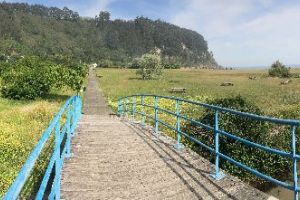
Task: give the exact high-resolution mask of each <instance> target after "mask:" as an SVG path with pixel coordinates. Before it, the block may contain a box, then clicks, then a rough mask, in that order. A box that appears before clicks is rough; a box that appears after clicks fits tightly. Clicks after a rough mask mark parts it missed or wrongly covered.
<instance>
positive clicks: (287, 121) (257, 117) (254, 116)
mask: <svg viewBox="0 0 300 200" xmlns="http://www.w3.org/2000/svg"><path fill="white" fill-rule="evenodd" d="M140 96H144V97H158V98H162V99H170V100H179V101H181V102H186V103H191V104H194V105H199V106H202V107H205V108H210V109H213V110H218V111H221V112H227V113H231V114H235V115H240V116H243V117H249V118H251V119H255V120H259V121H268V122H272V123H275V124H285V125H294V126H300V120H295V119H281V118H275V117H269V116H262V115H257V114H254V113H248V112H242V111H237V110H233V109H230V108H223V107H220V106H215V105H210V104H207V103H202V102H199V101H192V100H188V99H184V98H180V97H175V96H163V95H154V94H134V95H128V96H125V97H121V98H119V100H120V99H125V98H130V97H140Z"/></svg>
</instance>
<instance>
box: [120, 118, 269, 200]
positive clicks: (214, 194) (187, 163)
mask: <svg viewBox="0 0 300 200" xmlns="http://www.w3.org/2000/svg"><path fill="white" fill-rule="evenodd" d="M125 123H126V124H127V126H128V127H129V128H130V129H132V130H133V131H134V132H135V133H136V134H137V135H138V136H139V137H140V138H141V139H142V140H143V141H144V142H145V143H146V144H147V145H148V146H149V147H150V148H151V149H152V150H153V151H154V152H155V153H156V154H157V155H158V156H159V157H160V158H161V159H162V160H163V161H164V162H165V164H166V165H167V166H168V167H169V168H170V169H171V170H172V171H173V172H174V173H175V174H176V175H177V176H178V177H179V178H180V180H181V181H182V182H183V183H184V185H185V186H186V187H187V188H188V189H189V190H190V191H191V192H192V193H193V194H194V195H195V196H196V197H197V199H208V198H209V199H233V200H239V199H268V196H267V195H266V194H264V193H262V192H260V191H258V190H256V189H254V188H252V187H250V186H248V185H244V183H242V182H241V181H240V180H238V179H237V178H233V177H231V176H230V175H229V176H227V177H225V178H224V179H223V180H221V181H215V180H213V179H212V178H211V173H212V172H213V170H214V168H213V166H212V165H210V164H209V163H208V161H207V160H203V158H201V157H199V156H198V155H195V152H192V151H191V150H189V149H185V150H181V151H178V150H176V149H175V148H174V145H172V144H175V140H173V139H171V138H169V137H167V136H164V135H157V136H156V135H155V136H153V135H151V133H150V132H151V127H148V128H147V129H145V128H142V127H141V126H140V125H137V124H132V123H130V122H128V121H125ZM153 137H157V139H153ZM149 140H151V141H152V142H149ZM187 154H190V155H187ZM191 155H193V156H192V157H193V159H190V158H191V157H190V156H191ZM194 159H195V160H196V159H199V160H202V165H200V166H199V165H196V164H195V162H194V161H195V160H194ZM191 161H193V162H191ZM197 163H198V162H197ZM191 180H192V181H193V182H194V183H196V184H192V183H191ZM211 186H213V187H214V188H212V187H211ZM228 186H229V187H234V186H237V187H236V188H235V189H236V191H235V192H233V190H232V189H233V188H231V189H230V190H228ZM239 186H242V187H239ZM199 188H201V189H202V190H201V191H199ZM224 188H226V189H227V190H226V189H224ZM215 189H217V191H215ZM241 189H242V190H241ZM203 191H205V192H204V193H203ZM220 194H221V195H220Z"/></svg>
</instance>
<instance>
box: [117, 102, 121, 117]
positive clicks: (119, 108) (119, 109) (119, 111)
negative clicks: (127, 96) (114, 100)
mask: <svg viewBox="0 0 300 200" xmlns="http://www.w3.org/2000/svg"><path fill="white" fill-rule="evenodd" d="M117 113H118V116H121V99H120V98H119V99H118V110H117Z"/></svg>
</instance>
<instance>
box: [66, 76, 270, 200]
mask: <svg viewBox="0 0 300 200" xmlns="http://www.w3.org/2000/svg"><path fill="white" fill-rule="evenodd" d="M97 91H98V88H97V84H96V79H95V75H94V74H93V72H92V73H91V74H90V78H89V84H88V88H87V92H86V100H85V109H84V112H85V114H84V115H83V116H82V119H81V121H80V122H79V126H78V128H77V131H76V132H77V133H76V135H75V137H74V138H73V140H72V152H73V154H74V155H73V157H71V158H70V159H67V160H66V161H65V163H64V166H63V171H62V180H61V195H62V199H84V200H85V199H188V200H190V199H205V200H206V199H243V200H244V199H268V196H267V195H265V194H264V193H262V192H260V191H258V190H256V189H254V188H252V187H250V186H248V185H246V184H244V183H242V182H241V181H240V180H239V179H237V178H235V177H232V176H230V175H227V176H226V177H225V178H224V179H222V180H221V181H215V180H213V179H212V178H211V177H210V175H209V174H210V173H211V172H213V167H214V166H213V165H212V164H211V163H209V162H208V161H207V160H205V159H204V158H201V157H200V156H198V155H197V154H196V153H194V152H192V151H191V150H189V149H184V150H182V151H180V152H178V151H176V150H175V149H174V148H173V144H174V143H175V141H174V140H173V139H171V138H169V137H166V136H164V135H160V136H154V135H152V134H151V131H150V129H151V128H150V127H146V128H145V129H141V128H140V127H139V126H138V125H132V124H129V123H128V122H126V121H125V120H121V119H119V118H117V117H110V116H109V115H108V113H109V109H107V107H106V105H105V101H104V99H103V97H102V96H101V95H100V94H99V93H98V92H97Z"/></svg>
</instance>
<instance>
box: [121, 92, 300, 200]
mask: <svg viewBox="0 0 300 200" xmlns="http://www.w3.org/2000/svg"><path fill="white" fill-rule="evenodd" d="M135 97H140V98H141V103H137V102H136V100H135ZM145 97H153V105H147V104H145V103H144V98H145ZM130 98H131V100H132V102H131V103H129V102H128V99H130ZM159 99H170V100H174V101H175V110H176V111H175V112H172V111H170V110H167V109H163V108H160V107H159V103H158V102H159ZM181 102H185V103H190V104H193V105H197V106H202V107H204V108H208V109H211V110H213V111H214V112H215V116H214V127H212V126H209V125H207V124H203V123H201V122H198V121H196V120H194V119H191V118H189V117H187V116H184V115H181V114H180V105H181V104H180V103H181ZM128 105H131V106H132V109H131V111H130V110H128V109H127V106H128ZM136 105H140V106H141V112H139V111H135V107H136ZM144 107H148V108H152V109H154V116H152V115H149V114H146V113H145V110H144ZM158 111H162V112H163V113H165V114H168V115H172V116H173V117H175V118H176V127H174V126H173V125H171V124H169V123H167V122H165V121H163V120H161V119H159V117H158ZM127 112H131V115H132V116H133V119H134V116H135V113H137V114H139V115H141V116H142V121H141V124H142V126H143V125H144V124H145V118H146V117H147V118H151V119H152V120H154V122H155V129H154V132H155V133H158V124H159V123H160V124H162V125H163V126H165V127H167V128H169V129H171V130H173V131H175V132H176V145H175V148H177V149H181V148H183V145H182V144H181V136H182V135H184V136H185V137H186V138H187V139H189V140H191V141H193V142H194V143H197V144H199V145H200V146H202V147H204V148H206V149H207V150H209V151H210V152H212V153H213V154H214V155H215V173H214V175H213V177H214V178H215V179H216V180H219V179H221V178H222V177H223V174H222V173H221V172H220V169H219V159H220V158H223V159H225V160H227V161H228V162H230V163H232V164H234V165H235V166H238V167H240V168H243V169H245V170H247V171H249V172H251V173H253V174H255V175H256V176H258V177H260V178H263V179H265V180H267V181H270V182H272V183H274V184H276V185H279V186H282V187H285V188H287V189H289V190H292V191H294V199H295V200H296V199H297V200H298V192H300V187H298V174H297V161H298V160H300V155H298V154H297V153H296V129H297V128H298V127H299V126H300V121H299V120H294V119H278V118H274V117H268V116H260V115H257V114H253V113H247V112H241V111H237V110H233V109H229V108H223V107H220V106H215V105H210V104H206V103H201V102H197V101H192V100H188V99H183V98H179V97H174V96H172V97H170V96H162V95H153V94H134V95H129V96H126V97H121V98H119V100H118V113H119V114H120V115H121V116H124V114H125V113H127ZM219 112H225V113H230V114H234V115H238V116H242V117H247V118H249V119H254V120H258V121H267V122H271V123H274V124H281V125H288V126H290V127H291V144H292V151H291V152H286V151H282V150H278V149H274V148H271V147H268V146H264V145H261V144H258V143H255V142H252V141H250V140H247V139H244V138H241V137H238V136H236V135H235V134H234V133H229V132H226V131H224V130H219ZM181 119H183V120H187V121H189V122H192V123H195V124H196V125H197V126H201V127H203V128H205V129H207V130H210V131H213V132H214V147H211V146H209V145H206V144H204V143H202V142H201V141H199V140H198V139H197V138H195V137H193V136H191V135H189V134H187V133H185V132H183V131H182V130H181V129H180V120H181ZM220 134H221V135H223V136H225V137H229V138H231V139H234V140H236V141H239V142H241V143H243V144H245V145H247V146H250V147H254V148H257V149H260V150H263V151H266V152H269V153H274V154H277V155H279V156H283V157H289V158H292V159H293V184H288V183H286V182H283V181H280V180H277V179H275V178H273V177H271V176H268V175H266V174H264V173H261V172H259V171H257V170H255V169H253V168H251V167H249V166H247V165H245V164H243V163H240V162H238V161H236V160H234V159H233V158H231V157H229V156H227V155H225V154H224V153H221V152H219V145H220V144H219V135H220Z"/></svg>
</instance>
